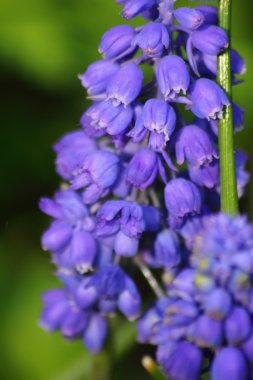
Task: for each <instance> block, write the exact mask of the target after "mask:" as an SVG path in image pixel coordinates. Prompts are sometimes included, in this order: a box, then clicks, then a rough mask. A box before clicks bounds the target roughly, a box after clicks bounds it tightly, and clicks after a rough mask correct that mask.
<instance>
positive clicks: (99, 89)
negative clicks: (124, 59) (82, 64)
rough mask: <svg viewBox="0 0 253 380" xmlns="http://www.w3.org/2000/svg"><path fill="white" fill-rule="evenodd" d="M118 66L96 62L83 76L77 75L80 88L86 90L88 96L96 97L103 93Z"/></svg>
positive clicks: (108, 62) (109, 62)
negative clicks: (80, 84)
mask: <svg viewBox="0 0 253 380" xmlns="http://www.w3.org/2000/svg"><path fill="white" fill-rule="evenodd" d="M118 69H119V65H118V64H117V63H115V62H111V61H103V60H101V61H96V62H94V63H92V64H91V65H90V66H89V67H88V69H87V70H86V71H85V73H84V74H82V75H79V79H80V80H81V83H82V86H83V87H85V88H87V93H88V95H98V94H101V93H103V92H105V90H106V87H107V84H108V82H109V80H110V78H111V77H112V76H113V75H114V74H115V73H116V72H117V70H118Z"/></svg>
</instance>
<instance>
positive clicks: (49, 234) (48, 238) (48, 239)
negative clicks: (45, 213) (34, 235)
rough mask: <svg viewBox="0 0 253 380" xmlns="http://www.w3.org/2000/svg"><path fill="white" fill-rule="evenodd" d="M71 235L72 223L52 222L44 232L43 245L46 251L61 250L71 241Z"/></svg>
mask: <svg viewBox="0 0 253 380" xmlns="http://www.w3.org/2000/svg"><path fill="white" fill-rule="evenodd" d="M71 237H72V228H71V225H69V224H68V223H65V222H62V221H55V222H53V223H51V226H50V227H49V229H48V230H47V231H46V232H45V233H44V234H43V236H42V247H43V249H45V250H46V251H53V252H57V251H60V250H61V249H63V248H64V247H65V246H66V245H67V244H68V243H69V241H70V240H71Z"/></svg>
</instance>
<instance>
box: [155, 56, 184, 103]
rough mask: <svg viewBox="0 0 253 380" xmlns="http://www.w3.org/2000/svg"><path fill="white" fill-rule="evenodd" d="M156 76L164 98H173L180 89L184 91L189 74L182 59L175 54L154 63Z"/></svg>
mask: <svg viewBox="0 0 253 380" xmlns="http://www.w3.org/2000/svg"><path fill="white" fill-rule="evenodd" d="M156 78H157V82H158V86H159V89H160V91H161V93H162V95H163V96H164V99H165V100H169V99H173V98H175V96H176V95H178V94H179V93H180V92H181V91H182V92H183V93H185V92H186V91H187V89H188V87H189V84H190V75H189V72H188V69H187V66H186V64H185V62H184V60H183V59H182V58H180V57H178V56H176V55H169V56H167V57H163V58H161V59H160V60H159V61H158V63H157V65H156Z"/></svg>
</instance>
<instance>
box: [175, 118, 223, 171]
mask: <svg viewBox="0 0 253 380" xmlns="http://www.w3.org/2000/svg"><path fill="white" fill-rule="evenodd" d="M175 151H176V159H177V163H178V164H179V165H182V164H183V163H184V160H185V159H186V160H187V161H188V163H189V164H190V165H191V166H197V167H199V166H204V165H208V164H210V163H211V162H212V161H213V159H214V158H218V154H217V149H216V147H215V145H214V142H213V141H212V139H211V137H210V136H209V135H208V133H207V132H205V131H204V130H203V129H202V128H200V127H198V126H196V125H187V126H186V127H184V128H182V129H180V130H179V132H178V133H177V135H176V142H175Z"/></svg>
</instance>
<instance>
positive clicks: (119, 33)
mask: <svg viewBox="0 0 253 380" xmlns="http://www.w3.org/2000/svg"><path fill="white" fill-rule="evenodd" d="M134 36H135V31H134V28H133V27H132V26H130V25H118V26H114V27H113V28H111V29H109V30H108V31H107V32H105V34H104V35H103V37H102V39H101V42H100V46H99V52H100V53H102V54H103V57H104V58H105V59H111V58H115V57H118V56H121V57H122V56H124V55H127V54H130V53H132V52H133V51H134V50H135V48H134V47H133V46H132V45H131V42H132V40H133V38H134Z"/></svg>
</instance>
